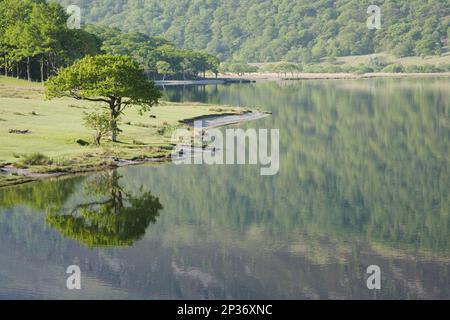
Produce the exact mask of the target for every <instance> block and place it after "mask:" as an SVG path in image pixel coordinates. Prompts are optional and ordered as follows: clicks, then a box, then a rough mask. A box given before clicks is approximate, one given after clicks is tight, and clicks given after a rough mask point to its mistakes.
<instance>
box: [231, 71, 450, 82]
mask: <svg viewBox="0 0 450 320" xmlns="http://www.w3.org/2000/svg"><path fill="white" fill-rule="evenodd" d="M223 76H226V77H230V78H234V79H243V78H245V79H247V80H253V81H299V80H358V79H374V78H426V77H450V72H439V73H386V72H375V73H364V74H355V73H295V74H294V75H292V76H287V75H286V76H282V75H279V74H276V73H249V74H245V75H244V76H239V75H237V74H226V75H223Z"/></svg>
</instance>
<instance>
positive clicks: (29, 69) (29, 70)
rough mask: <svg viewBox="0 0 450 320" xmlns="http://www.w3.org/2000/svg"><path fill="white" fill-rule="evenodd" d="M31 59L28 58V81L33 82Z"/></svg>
mask: <svg viewBox="0 0 450 320" xmlns="http://www.w3.org/2000/svg"><path fill="white" fill-rule="evenodd" d="M30 60H31V58H30V57H27V78H28V81H31V66H30V64H31V61H30Z"/></svg>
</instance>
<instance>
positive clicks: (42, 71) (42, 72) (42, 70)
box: [41, 56, 44, 83]
mask: <svg viewBox="0 0 450 320" xmlns="http://www.w3.org/2000/svg"><path fill="white" fill-rule="evenodd" d="M41 82H42V83H44V56H42V58H41Z"/></svg>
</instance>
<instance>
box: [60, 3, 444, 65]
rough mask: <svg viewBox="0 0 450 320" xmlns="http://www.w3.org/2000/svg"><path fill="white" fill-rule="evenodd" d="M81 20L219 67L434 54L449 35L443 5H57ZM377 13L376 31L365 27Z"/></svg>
mask: <svg viewBox="0 0 450 320" xmlns="http://www.w3.org/2000/svg"><path fill="white" fill-rule="evenodd" d="M59 1H60V2H61V3H63V4H64V5H69V4H72V3H75V4H78V5H79V6H80V7H81V8H82V10H83V19H85V20H87V21H88V22H95V23H97V22H102V23H104V24H106V25H108V26H113V27H118V28H121V29H122V30H128V31H138V32H141V33H144V34H148V35H150V36H155V35H161V36H163V37H165V38H167V39H169V40H170V41H172V42H173V43H174V44H175V45H176V46H178V47H183V48H191V49H195V50H207V52H209V53H211V54H213V55H216V56H218V57H219V58H220V60H221V61H245V62H270V61H281V60H287V61H290V62H299V61H302V62H305V63H310V62H312V61H318V60H320V58H322V57H326V56H347V55H365V54H372V53H377V52H388V53H394V54H395V55H397V56H400V57H403V56H413V55H415V56H421V55H439V54H441V53H442V52H443V51H444V47H445V46H446V44H447V41H448V36H449V33H450V27H449V25H450V6H449V2H448V0H427V1H423V0H370V1H368V0H339V1H337V0H335V1H333V0H315V1H311V0H296V1H292V0H233V1H220V0H208V1H206V0H200V1H192V0H166V1H159V0H143V1H135V0H59ZM372 4H375V5H378V6H380V8H381V29H379V30H369V29H368V28H367V25H366V21H367V18H368V17H369V15H368V14H367V8H368V6H369V5H372Z"/></svg>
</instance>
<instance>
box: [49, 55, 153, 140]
mask: <svg viewBox="0 0 450 320" xmlns="http://www.w3.org/2000/svg"><path fill="white" fill-rule="evenodd" d="M45 95H46V98H47V99H53V98H60V97H71V98H74V99H77V100H88V101H96V102H103V103H105V107H107V108H109V112H110V121H111V129H112V140H113V141H114V142H115V141H116V136H117V133H118V132H119V130H118V127H117V118H118V117H119V116H120V115H121V114H122V113H123V112H124V110H125V109H126V108H127V107H129V106H138V107H140V112H141V113H143V112H146V111H149V110H150V108H151V107H152V106H153V105H154V104H156V103H158V99H159V98H160V96H161V93H160V92H159V90H158V89H157V88H156V87H155V85H154V83H153V82H152V81H149V80H148V79H147V77H146V76H145V74H144V71H143V69H141V67H140V66H139V64H138V63H137V62H135V61H134V60H133V59H131V58H130V57H127V56H120V55H97V56H94V57H92V56H87V57H85V58H83V59H81V60H79V61H77V62H75V63H74V64H73V65H72V66H70V67H68V68H63V69H61V70H60V71H59V73H58V75H57V76H53V77H51V78H50V79H49V80H48V81H47V82H46V83H45Z"/></svg>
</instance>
